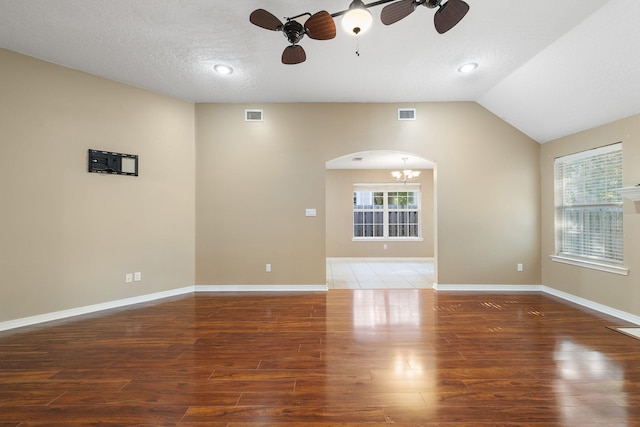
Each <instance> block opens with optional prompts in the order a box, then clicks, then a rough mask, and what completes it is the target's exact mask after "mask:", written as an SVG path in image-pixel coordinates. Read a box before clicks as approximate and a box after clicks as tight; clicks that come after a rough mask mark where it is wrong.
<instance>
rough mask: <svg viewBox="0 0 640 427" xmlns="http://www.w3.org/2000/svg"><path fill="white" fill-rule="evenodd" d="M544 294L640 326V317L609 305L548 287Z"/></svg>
mask: <svg viewBox="0 0 640 427" xmlns="http://www.w3.org/2000/svg"><path fill="white" fill-rule="evenodd" d="M542 292H544V293H545V294H549V295H553V296H556V297H558V298H562V299H563V300H566V301H569V302H572V303H575V304H578V305H581V306H583V307H586V308H590V309H591V310H595V311H599V312H600V313H603V314H608V315H609V316H613V317H617V318H618V319H622V320H626V321H627V322H631V323H634V324H636V325H640V316H636V315H635V314H631V313H627V312H626V311H622V310H618V309H617V308H613V307H609V306H608V305H604V304H600V303H597V302H594V301H591V300H588V299H585V298H581V297H578V296H575V295H572V294H568V293H566V292H563V291H559V290H557V289H553V288H549V287H547V286H543V287H542Z"/></svg>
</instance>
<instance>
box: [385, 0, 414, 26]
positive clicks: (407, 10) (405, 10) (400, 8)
mask: <svg viewBox="0 0 640 427" xmlns="http://www.w3.org/2000/svg"><path fill="white" fill-rule="evenodd" d="M414 10H416V4H415V2H414V0H400V1H399V2H396V3H391V4H389V5H386V6H385V7H383V8H382V12H380V20H381V21H382V23H383V24H384V25H391V24H394V23H396V22H398V21H399V20H401V19H402V18H406V17H407V16H409V15H411V13H412V12H413V11H414Z"/></svg>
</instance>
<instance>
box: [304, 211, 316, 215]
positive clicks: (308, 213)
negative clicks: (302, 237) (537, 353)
mask: <svg viewBox="0 0 640 427" xmlns="http://www.w3.org/2000/svg"><path fill="white" fill-rule="evenodd" d="M305 216H316V210H315V209H306V210H305Z"/></svg>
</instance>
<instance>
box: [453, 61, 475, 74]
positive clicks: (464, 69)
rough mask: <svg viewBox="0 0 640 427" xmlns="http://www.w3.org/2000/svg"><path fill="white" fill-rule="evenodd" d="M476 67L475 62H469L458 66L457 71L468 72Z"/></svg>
mask: <svg viewBox="0 0 640 427" xmlns="http://www.w3.org/2000/svg"><path fill="white" fill-rule="evenodd" d="M476 68H478V63H477V62H469V63H467V64H464V65H462V66H461V67H460V68H458V71H459V72H461V73H470V72H472V71H473V70H475V69H476Z"/></svg>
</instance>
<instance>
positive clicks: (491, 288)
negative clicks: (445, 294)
mask: <svg viewBox="0 0 640 427" xmlns="http://www.w3.org/2000/svg"><path fill="white" fill-rule="evenodd" d="M433 289H435V290H436V291H467V292H469V291H477V292H541V291H542V286H541V285H487V284H484V285H470V284H464V285H447V284H442V283H434V284H433Z"/></svg>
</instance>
